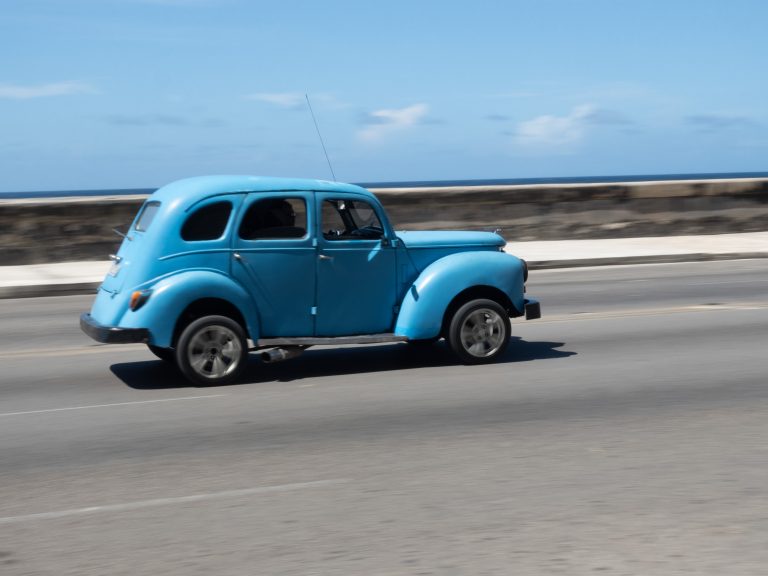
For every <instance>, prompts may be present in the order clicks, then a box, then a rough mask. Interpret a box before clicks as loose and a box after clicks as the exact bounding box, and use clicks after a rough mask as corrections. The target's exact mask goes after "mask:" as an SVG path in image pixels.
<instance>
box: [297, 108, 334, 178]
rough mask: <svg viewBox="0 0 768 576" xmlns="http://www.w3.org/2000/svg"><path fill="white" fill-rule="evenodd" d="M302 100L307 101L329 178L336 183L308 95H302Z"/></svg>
mask: <svg viewBox="0 0 768 576" xmlns="http://www.w3.org/2000/svg"><path fill="white" fill-rule="evenodd" d="M304 98H306V99H307V106H308V107H309V113H310V114H311V115H312V122H314V123H315V130H317V137H318V138H320V145H321V146H322V147H323V154H325V160H326V162H328V168H330V170H331V176H332V177H333V181H334V182H336V174H334V173H333V166H331V159H330V158H328V151H327V150H326V149H325V142H323V135H322V134H320V127H319V126H318V125H317V118H315V113H314V112H313V111H312V104H310V103H309V94H304Z"/></svg>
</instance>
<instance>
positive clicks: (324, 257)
mask: <svg viewBox="0 0 768 576" xmlns="http://www.w3.org/2000/svg"><path fill="white" fill-rule="evenodd" d="M318 258H320V260H333V256H326V255H325V254H320V256H318Z"/></svg>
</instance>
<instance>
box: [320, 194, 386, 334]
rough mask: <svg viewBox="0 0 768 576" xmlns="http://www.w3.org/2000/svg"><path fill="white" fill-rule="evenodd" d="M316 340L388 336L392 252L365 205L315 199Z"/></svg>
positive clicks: (373, 212)
mask: <svg viewBox="0 0 768 576" xmlns="http://www.w3.org/2000/svg"><path fill="white" fill-rule="evenodd" d="M317 202H318V210H317V212H318V216H319V224H318V226H319V229H318V234H317V242H318V256H317V319H316V324H315V335H316V336H345V335H357V334H378V333H383V332H391V331H392V328H393V326H394V319H395V304H396V288H397V281H396V271H397V261H396V251H395V249H394V248H393V247H392V245H391V241H390V240H389V239H387V238H386V235H385V231H384V229H383V227H382V224H381V218H380V217H379V215H378V214H377V213H376V209H375V208H374V207H373V205H372V204H370V203H369V202H367V201H365V200H362V199H361V200H351V199H349V198H340V197H334V195H333V193H324V194H320V193H318V194H317Z"/></svg>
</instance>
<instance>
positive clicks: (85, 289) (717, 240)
mask: <svg viewBox="0 0 768 576" xmlns="http://www.w3.org/2000/svg"><path fill="white" fill-rule="evenodd" d="M507 251H508V252H510V253H512V254H515V255H516V256H519V257H520V258H524V259H525V260H527V261H528V263H529V265H530V267H531V268H532V269H536V268H539V269H541V268H569V267H578V266H608V265H617V264H650V263H659V262H696V261H702V260H732V259H733V260H736V259H743V258H768V232H749V233H744V234H717V235H710V236H664V237H651V238H616V239H608V240H552V241H539V242H510V243H509V244H507ZM767 264H768V263H767ZM109 265H110V263H109V262H102V261H98V262H62V263H57V264H33V265H29V266H0V298H25V297H26V298H29V297H37V296H58V295H64V294H87V293H90V292H93V291H95V289H96V287H97V286H98V285H99V283H100V282H101V280H102V279H103V278H104V275H105V274H106V273H107V270H108V269H109Z"/></svg>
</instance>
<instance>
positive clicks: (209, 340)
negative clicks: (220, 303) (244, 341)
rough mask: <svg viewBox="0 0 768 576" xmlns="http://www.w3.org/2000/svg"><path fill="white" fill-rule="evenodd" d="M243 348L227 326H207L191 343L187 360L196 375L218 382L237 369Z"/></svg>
mask: <svg viewBox="0 0 768 576" xmlns="http://www.w3.org/2000/svg"><path fill="white" fill-rule="evenodd" d="M242 352H243V347H242V345H241V343H240V339H239V338H238V337H237V335H236V334H235V333H234V332H233V331H232V330H230V329H229V328H227V327H226V326H218V325H213V326H206V327H205V328H203V329H201V330H199V331H198V332H196V333H195V335H194V336H192V338H191V339H190V341H189V345H188V346H187V358H188V359H189V365H190V366H191V367H192V370H194V371H195V373H196V374H199V375H200V376H202V377H203V378H210V379H211V380H216V379H219V378H223V377H225V376H227V375H229V374H231V373H232V372H233V371H234V370H236V369H237V365H238V364H239V363H240V357H241V356H242Z"/></svg>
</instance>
